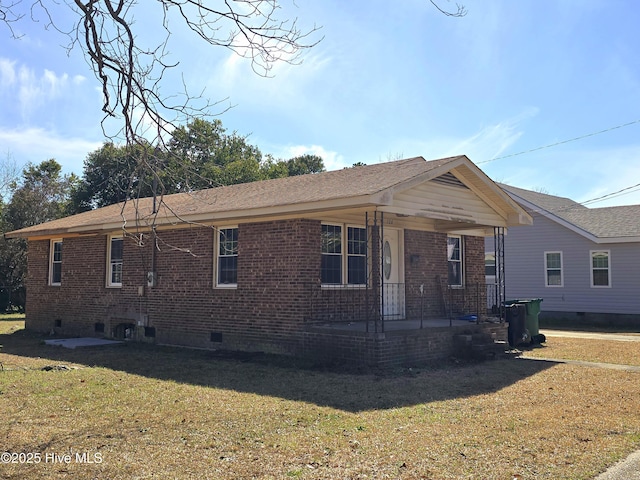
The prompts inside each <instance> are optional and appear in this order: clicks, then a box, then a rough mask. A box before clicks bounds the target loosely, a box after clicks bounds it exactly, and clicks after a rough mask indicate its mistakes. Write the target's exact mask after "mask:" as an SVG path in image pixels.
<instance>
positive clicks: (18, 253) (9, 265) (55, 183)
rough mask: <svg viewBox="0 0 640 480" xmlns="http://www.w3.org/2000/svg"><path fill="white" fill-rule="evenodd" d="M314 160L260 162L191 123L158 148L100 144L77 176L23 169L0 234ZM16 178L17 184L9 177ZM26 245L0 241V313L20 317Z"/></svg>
mask: <svg viewBox="0 0 640 480" xmlns="http://www.w3.org/2000/svg"><path fill="white" fill-rule="evenodd" d="M324 170H325V167H324V162H323V160H322V158H320V157H318V156H316V155H302V156H298V157H293V158H290V159H275V158H273V157H272V156H271V155H263V154H262V153H261V151H260V149H259V148H258V147H257V146H255V145H251V144H250V143H249V142H248V137H246V136H242V135H239V134H238V133H237V132H231V133H228V132H227V131H226V129H225V128H224V127H223V125H222V122H221V121H220V120H214V121H207V120H202V119H196V120H194V121H193V122H191V123H189V124H188V125H186V126H181V127H179V128H177V129H175V130H174V131H173V132H172V135H171V138H170V139H169V140H168V141H167V142H164V143H163V146H162V147H159V146H154V145H151V144H147V143H144V142H140V143H137V144H132V145H116V144H114V143H110V142H108V143H104V144H103V145H102V147H100V148H99V149H98V150H95V151H93V152H90V153H89V154H88V155H87V157H86V159H85V160H84V167H83V172H82V176H78V175H76V174H74V173H71V174H63V173H62V166H61V165H60V164H59V163H58V162H57V161H56V160H55V159H49V160H45V161H43V162H41V163H40V164H37V165H36V164H28V165H27V166H26V167H25V168H24V169H23V171H22V174H21V176H19V178H13V179H10V181H9V182H8V188H7V190H8V191H7V193H6V194H5V196H6V198H2V197H0V228H1V229H2V231H3V232H9V231H12V230H17V229H20V228H25V227H29V226H32V225H37V224H40V223H43V222H47V221H50V220H55V219H57V218H62V217H64V216H67V215H73V214H76V213H81V212H85V211H88V210H92V209H95V208H100V207H104V206H107V205H112V204H115V203H121V202H125V201H128V200H131V199H135V198H142V197H148V196H152V195H154V194H156V195H168V194H172V193H181V192H190V191H196V190H202V189H205V188H212V187H217V186H222V185H233V184H237V183H247V182H253V181H257V180H267V179H272V178H280V177H287V176H293V175H303V174H307V173H318V172H322V171H324ZM16 177H17V176H16ZM26 257H27V255H26V241H25V240H22V239H5V238H4V236H3V237H2V238H0V282H2V283H1V284H0V312H2V311H7V310H12V309H13V310H22V309H24V303H25V285H24V281H25V277H26V273H27V261H26Z"/></svg>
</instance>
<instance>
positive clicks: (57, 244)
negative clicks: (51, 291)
mask: <svg viewBox="0 0 640 480" xmlns="http://www.w3.org/2000/svg"><path fill="white" fill-rule="evenodd" d="M49 259H50V264H49V285H56V286H58V285H61V284H62V240H51V251H50V253H49Z"/></svg>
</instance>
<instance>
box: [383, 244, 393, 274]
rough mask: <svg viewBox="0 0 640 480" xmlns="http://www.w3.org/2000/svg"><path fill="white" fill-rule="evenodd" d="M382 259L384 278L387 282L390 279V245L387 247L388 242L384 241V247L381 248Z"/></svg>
mask: <svg viewBox="0 0 640 480" xmlns="http://www.w3.org/2000/svg"><path fill="white" fill-rule="evenodd" d="M382 258H383V266H382V268H383V271H384V278H385V279H386V280H389V278H390V277H391V245H389V241H388V240H385V242H384V246H383V247H382Z"/></svg>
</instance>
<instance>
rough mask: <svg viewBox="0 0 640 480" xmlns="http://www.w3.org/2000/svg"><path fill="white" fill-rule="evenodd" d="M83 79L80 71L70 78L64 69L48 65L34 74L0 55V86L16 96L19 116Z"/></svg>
mask: <svg viewBox="0 0 640 480" xmlns="http://www.w3.org/2000/svg"><path fill="white" fill-rule="evenodd" d="M85 80H86V79H85V77H83V76H82V75H76V76H74V77H73V78H70V77H69V75H68V74H66V73H62V74H58V73H56V72H53V71H51V70H48V69H44V71H43V72H42V73H41V74H38V73H37V72H36V71H35V70H34V69H32V68H30V67H28V66H25V65H17V62H16V61H13V60H9V59H7V58H0V87H1V88H2V89H3V90H5V92H6V93H8V94H10V95H14V98H17V100H18V101H17V105H16V110H17V111H18V112H20V114H21V116H22V118H23V119H24V118H28V117H29V116H31V115H32V114H33V113H34V112H35V111H36V110H37V109H38V108H40V107H42V106H44V105H47V104H48V103H50V102H52V101H53V100H56V99H58V98H60V97H62V96H63V95H64V94H65V93H67V92H71V89H72V88H73V87H74V86H77V85H80V84H81V83H83V82H84V81H85Z"/></svg>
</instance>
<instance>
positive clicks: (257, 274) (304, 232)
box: [27, 220, 320, 352]
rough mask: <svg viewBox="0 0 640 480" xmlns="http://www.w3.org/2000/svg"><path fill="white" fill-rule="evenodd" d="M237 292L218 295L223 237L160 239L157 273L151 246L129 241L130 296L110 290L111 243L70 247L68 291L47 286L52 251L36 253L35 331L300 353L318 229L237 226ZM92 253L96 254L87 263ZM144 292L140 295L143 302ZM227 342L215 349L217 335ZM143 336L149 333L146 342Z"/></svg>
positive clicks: (165, 235)
mask: <svg viewBox="0 0 640 480" xmlns="http://www.w3.org/2000/svg"><path fill="white" fill-rule="evenodd" d="M238 235H239V252H238V286H237V288H235V289H227V288H215V287H214V261H215V258H214V239H215V231H214V230H213V229H212V228H207V227H192V228H188V229H181V230H174V231H162V232H160V233H159V234H158V238H159V241H158V243H157V245H158V249H157V250H156V252H155V262H156V264H155V269H154V270H155V271H156V273H157V285H156V286H155V287H147V286H146V281H147V278H146V273H147V272H148V271H151V270H152V266H151V261H152V253H151V244H152V241H151V236H150V235H146V234H145V236H144V240H145V241H144V245H143V246H140V245H139V244H138V243H136V242H135V241H134V240H132V239H129V238H126V239H125V242H124V249H123V282H122V288H106V286H105V284H106V268H107V267H106V252H107V237H106V236H92V237H84V238H69V239H65V240H64V242H63V260H62V285H61V286H60V287H51V286H48V285H47V275H48V257H49V242H48V241H35V242H30V245H29V278H28V289H27V327H28V328H30V329H33V330H39V331H44V332H48V331H49V330H51V329H52V328H54V325H55V320H59V321H60V323H61V327H59V328H56V331H58V332H59V333H69V334H71V333H72V334H93V333H94V331H95V324H96V323H103V324H104V331H105V334H106V335H108V336H109V335H113V334H114V333H116V332H115V329H116V328H117V327H118V325H119V324H121V323H131V324H139V325H141V326H149V327H154V328H155V334H156V337H155V338H156V340H157V341H158V342H162V343H174V344H184V345H192V346H201V347H222V348H242V349H249V350H267V351H281V352H292V351H295V350H299V349H300V348H301V341H302V340H301V337H299V336H296V335H295V332H297V331H299V330H301V329H302V328H303V323H304V319H305V317H307V316H308V315H309V312H308V311H309V308H310V302H309V301H308V295H307V291H306V286H307V285H310V284H312V283H315V284H319V281H320V279H319V276H320V223H319V222H316V221H311V220H290V221H279V222H263V223H252V224H244V225H240V226H239V230H238ZM88 253H89V254H88ZM140 289H141V291H142V295H139V292H140ZM212 333H217V334H221V335H222V340H223V341H222V343H218V342H215V343H212V342H211V334H212ZM140 334H142V333H140Z"/></svg>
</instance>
